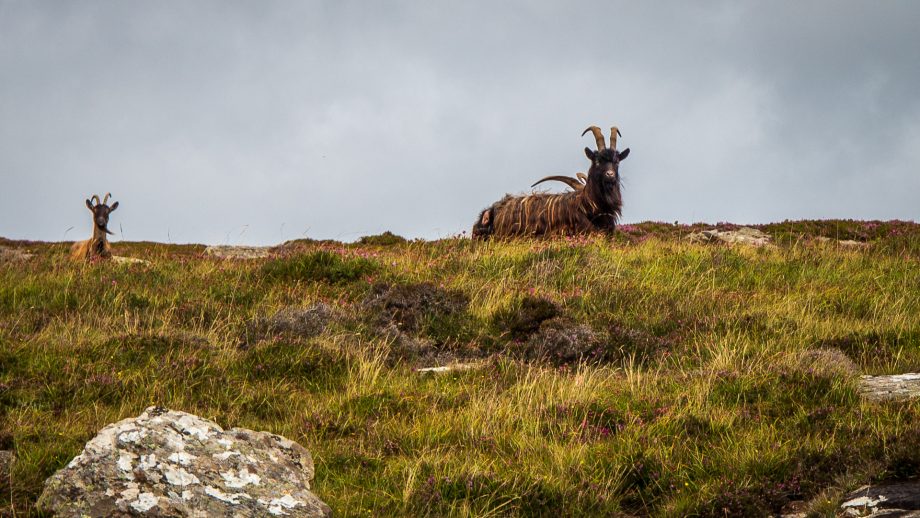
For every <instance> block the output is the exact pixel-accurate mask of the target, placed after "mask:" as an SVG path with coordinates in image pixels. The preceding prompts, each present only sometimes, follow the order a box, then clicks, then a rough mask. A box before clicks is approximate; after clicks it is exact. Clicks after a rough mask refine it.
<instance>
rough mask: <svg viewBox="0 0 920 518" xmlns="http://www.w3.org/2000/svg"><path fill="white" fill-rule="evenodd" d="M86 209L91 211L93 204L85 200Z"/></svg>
mask: <svg viewBox="0 0 920 518" xmlns="http://www.w3.org/2000/svg"><path fill="white" fill-rule="evenodd" d="M86 208H87V209H89V210H93V202H91V201H89V200H86Z"/></svg>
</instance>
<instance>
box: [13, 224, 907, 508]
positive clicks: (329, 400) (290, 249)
mask: <svg viewBox="0 0 920 518" xmlns="http://www.w3.org/2000/svg"><path fill="white" fill-rule="evenodd" d="M720 226H722V227H730V225H720ZM761 229H763V230H764V231H766V232H768V233H770V234H771V235H773V236H774V238H775V240H776V242H777V243H778V246H775V247H765V248H750V247H743V246H735V247H728V246H720V245H698V244H689V243H687V242H686V241H683V240H681V239H680V237H681V236H683V235H686V234H687V233H689V232H690V231H692V230H693V229H692V228H691V227H686V226H676V225H668V224H660V223H645V224H641V225H631V226H627V227H624V228H623V229H622V230H621V231H620V232H619V233H618V235H617V236H616V237H615V238H614V239H612V240H610V241H608V240H604V239H602V238H584V239H570V240H556V241H515V242H506V243H485V244H482V243H472V242H470V241H469V240H467V239H448V240H442V241H437V242H411V241H410V242H403V241H401V240H399V239H394V238H392V236H382V237H380V238H379V239H366V240H364V242H363V243H359V244H347V245H346V244H340V243H330V242H308V241H298V242H295V243H289V244H288V245H287V246H284V247H282V248H280V249H279V250H278V254H277V256H276V257H274V258H271V259H261V260H250V261H229V260H220V259H213V258H207V257H205V256H203V254H202V250H203V247H200V246H167V245H160V244H154V243H116V244H115V245H114V251H115V253H116V254H119V255H126V256H134V257H141V258H144V259H147V260H149V261H150V262H151V264H150V265H149V266H144V265H117V264H112V263H96V264H89V265H76V264H73V263H71V262H69V261H68V260H67V259H66V249H67V246H66V245H65V244H42V243H19V242H10V241H0V245H2V246H5V247H8V248H26V249H28V250H30V251H31V252H33V253H34V254H35V257H33V258H32V259H30V260H25V261H23V260H15V259H9V260H4V261H3V262H0V449H8V450H9V449H11V450H14V451H15V454H16V457H17V459H18V460H17V462H16V463H15V464H14V466H13V470H12V474H11V477H10V479H11V483H10V481H2V482H0V514H3V513H4V512H6V513H8V514H11V513H12V512H16V513H17V515H19V514H25V513H28V512H29V509H30V508H31V505H32V504H33V502H34V501H35V499H36V498H37V497H38V495H39V493H40V492H41V487H42V482H43V480H44V479H45V478H46V477H48V476H49V475H50V474H51V473H53V472H54V471H55V470H57V469H58V468H60V467H62V466H63V465H64V464H66V463H67V462H68V461H69V460H70V459H71V458H72V457H73V456H75V455H76V454H77V453H79V451H80V450H81V448H82V446H83V444H84V443H85V442H86V441H87V440H89V439H90V438H91V437H92V436H94V435H95V433H96V432H97V431H98V430H99V429H100V428H101V427H102V426H104V425H105V424H107V423H111V422H113V421H117V420H119V419H122V418H125V417H131V416H135V415H137V414H139V413H140V412H141V411H142V410H143V409H144V408H145V407H147V406H149V405H151V404H158V405H162V406H165V407H169V408H172V409H177V410H183V411H186V412H191V413H194V414H197V415H200V416H202V417H206V418H210V419H214V420H215V421H217V422H218V423H219V424H221V425H223V426H240V427H246V428H252V429H256V430H268V431H271V432H274V433H278V434H281V435H284V436H286V437H288V438H291V439H294V440H296V441H298V442H300V443H301V444H302V445H304V446H305V447H307V448H308V449H309V450H310V451H311V452H312V453H313V456H314V458H315V461H316V474H317V475H316V480H315V486H314V490H315V492H316V493H317V494H318V495H319V496H320V497H321V498H322V499H323V500H325V501H326V502H327V503H328V504H329V505H330V506H331V507H332V508H333V509H334V510H335V512H336V514H337V515H338V516H391V515H409V516H420V515H431V516H441V515H456V516H488V515H493V516H495V515H515V514H518V515H554V516H577V515H591V516H596V515H603V514H614V515H616V514H622V515H662V516H683V515H701V516H725V515H741V514H762V513H768V512H776V511H779V510H780V509H782V508H783V507H784V506H788V505H789V503H790V502H793V501H804V502H806V504H802V505H807V506H808V507H809V508H810V509H811V510H813V511H816V512H819V513H832V510H833V509H834V508H835V506H836V505H837V504H838V503H839V495H840V492H841V491H843V490H846V489H851V488H853V487H854V486H855V485H858V484H860V483H863V482H866V481H869V480H877V479H882V478H898V477H905V476H910V475H915V474H918V472H920V419H918V418H920V404H918V403H912V402H907V403H888V404H878V403H867V402H864V401H862V400H861V399H860V397H859V395H858V392H857V389H856V379H857V378H858V375H859V374H860V373H895V372H910V371H920V225H917V224H913V223H906V222H853V221H822V222H787V223H780V224H773V225H764V226H762V227H761ZM817 236H825V237H830V238H832V239H841V240H842V239H854V240H858V241H864V242H868V243H869V246H868V247H866V248H845V247H842V246H837V245H836V244H835V242H834V241H831V242H819V241H817V240H816V239H815V238H816V237H817ZM317 304H321V305H320V306H315V305H317ZM311 307H313V308H314V310H313V311H310V312H308V313H304V315H306V316H303V315H302V317H303V318H301V319H300V320H297V319H296V318H295V319H293V320H292V319H291V318H290V315H292V314H294V315H296V313H291V312H294V311H296V309H297V308H301V309H304V308H311ZM280 310H285V312H282V314H281V315H277V316H276V313H278V312H279V311H280ZM446 362H478V363H480V364H481V366H480V367H479V368H476V369H471V370H467V371H461V372H451V373H447V374H420V373H416V372H415V371H414V368H416V367H418V366H429V365H438V364H443V363H446Z"/></svg>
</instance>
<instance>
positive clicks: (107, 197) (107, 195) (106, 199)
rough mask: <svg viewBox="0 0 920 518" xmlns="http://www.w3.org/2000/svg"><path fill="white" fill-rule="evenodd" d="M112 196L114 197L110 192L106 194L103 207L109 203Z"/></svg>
mask: <svg viewBox="0 0 920 518" xmlns="http://www.w3.org/2000/svg"><path fill="white" fill-rule="evenodd" d="M111 195H112V193H110V192H107V193H105V198H102V204H103V205H105V204H106V203H108V202H109V196H111Z"/></svg>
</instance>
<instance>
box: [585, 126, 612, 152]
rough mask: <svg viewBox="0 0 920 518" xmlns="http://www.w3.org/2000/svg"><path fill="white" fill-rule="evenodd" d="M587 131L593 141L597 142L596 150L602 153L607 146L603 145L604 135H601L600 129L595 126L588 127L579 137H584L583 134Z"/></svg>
mask: <svg viewBox="0 0 920 518" xmlns="http://www.w3.org/2000/svg"><path fill="white" fill-rule="evenodd" d="M589 131H590V132H591V133H593V134H594V141H595V142H597V150H598V151H603V150H605V149H607V145H606V144H604V134H603V133H601V129H600V128H598V127H597V126H588V129H586V130H584V131H582V132H581V136H582V137H584V136H585V133H587V132H589Z"/></svg>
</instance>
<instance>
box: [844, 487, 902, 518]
mask: <svg viewBox="0 0 920 518" xmlns="http://www.w3.org/2000/svg"><path fill="white" fill-rule="evenodd" d="M840 510H841V513H842V515H843V516H866V517H873V518H880V517H882V516H888V517H894V516H898V517H908V516H911V517H920V483H918V482H917V481H909V482H896V483H890V484H881V485H878V486H863V487H861V488H859V489H857V490H856V491H853V492H851V493H850V494H848V495H847V496H846V497H845V498H844V502H843V504H841V506H840Z"/></svg>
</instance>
